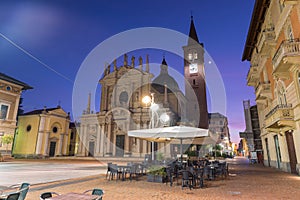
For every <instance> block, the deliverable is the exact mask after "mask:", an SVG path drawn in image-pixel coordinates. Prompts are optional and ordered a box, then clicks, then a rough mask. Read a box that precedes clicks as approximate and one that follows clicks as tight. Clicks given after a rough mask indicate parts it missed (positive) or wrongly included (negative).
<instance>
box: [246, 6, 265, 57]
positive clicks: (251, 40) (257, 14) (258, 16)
mask: <svg viewBox="0 0 300 200" xmlns="http://www.w3.org/2000/svg"><path fill="white" fill-rule="evenodd" d="M269 5H270V0H256V1H255V4H254V9H253V13H252V18H251V22H250V27H249V30H248V35H247V39H246V44H245V47H244V53H243V57H242V61H244V60H248V61H250V60H251V55H252V52H253V50H254V49H255V48H256V43H257V38H258V35H259V33H260V31H261V27H262V24H263V23H264V19H265V15H266V11H267V9H268V7H269Z"/></svg>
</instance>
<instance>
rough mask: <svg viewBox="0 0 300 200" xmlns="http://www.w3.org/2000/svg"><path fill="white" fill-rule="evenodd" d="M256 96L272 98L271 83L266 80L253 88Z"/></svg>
mask: <svg viewBox="0 0 300 200" xmlns="http://www.w3.org/2000/svg"><path fill="white" fill-rule="evenodd" d="M255 95H256V97H264V98H272V91H271V84H270V81H268V82H261V83H259V84H258V86H257V87H256V89H255Z"/></svg>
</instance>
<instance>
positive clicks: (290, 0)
mask: <svg viewBox="0 0 300 200" xmlns="http://www.w3.org/2000/svg"><path fill="white" fill-rule="evenodd" d="M298 2H299V0H283V3H284V4H297V3H298Z"/></svg>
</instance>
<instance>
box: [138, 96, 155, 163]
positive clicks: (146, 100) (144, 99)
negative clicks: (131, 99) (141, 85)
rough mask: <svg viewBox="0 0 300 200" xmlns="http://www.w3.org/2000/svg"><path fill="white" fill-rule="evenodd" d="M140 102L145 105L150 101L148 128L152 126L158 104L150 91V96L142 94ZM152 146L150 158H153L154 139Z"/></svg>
mask: <svg viewBox="0 0 300 200" xmlns="http://www.w3.org/2000/svg"><path fill="white" fill-rule="evenodd" d="M142 102H143V103H144V104H146V106H147V105H148V104H149V103H150V110H151V121H150V128H154V127H155V126H154V112H155V111H157V109H158V105H157V104H155V103H154V93H151V97H150V96H148V95H147V96H144V97H143V99H142ZM151 147H152V152H151V153H152V155H151V157H152V160H154V141H152V142H151Z"/></svg>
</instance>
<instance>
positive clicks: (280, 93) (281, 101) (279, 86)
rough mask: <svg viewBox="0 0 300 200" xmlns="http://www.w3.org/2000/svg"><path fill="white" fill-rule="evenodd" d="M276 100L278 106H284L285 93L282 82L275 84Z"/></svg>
mask: <svg viewBox="0 0 300 200" xmlns="http://www.w3.org/2000/svg"><path fill="white" fill-rule="evenodd" d="M277 99H278V104H280V105H286V104H287V102H286V91H285V87H284V83H283V82H282V81H280V82H278V84H277Z"/></svg>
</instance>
